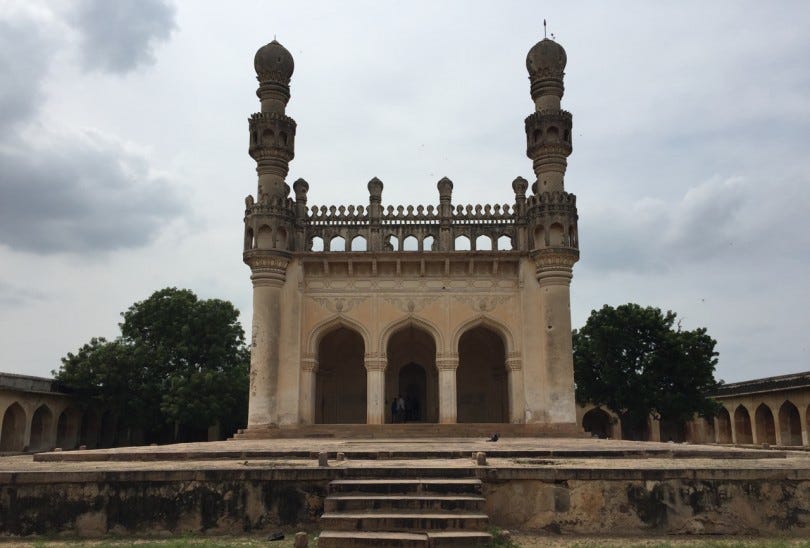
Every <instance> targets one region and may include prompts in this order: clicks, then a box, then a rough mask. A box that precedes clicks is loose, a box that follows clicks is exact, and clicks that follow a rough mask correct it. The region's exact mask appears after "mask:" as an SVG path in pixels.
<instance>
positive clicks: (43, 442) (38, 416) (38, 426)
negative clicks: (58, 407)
mask: <svg viewBox="0 0 810 548" xmlns="http://www.w3.org/2000/svg"><path fill="white" fill-rule="evenodd" d="M52 427H53V413H52V412H51V410H50V409H49V408H48V406H47V405H40V406H39V407H37V410H36V411H34V416H33V417H32V418H31V441H30V442H29V443H28V449H29V450H30V451H47V450H48V449H50V448H52V447H53V442H52V441H51V439H50V435H51V428H52Z"/></svg>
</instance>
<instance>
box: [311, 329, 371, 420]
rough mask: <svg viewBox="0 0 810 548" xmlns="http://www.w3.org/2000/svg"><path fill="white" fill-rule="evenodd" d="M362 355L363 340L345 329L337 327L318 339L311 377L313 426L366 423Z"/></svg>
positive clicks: (365, 384) (365, 394)
mask: <svg viewBox="0 0 810 548" xmlns="http://www.w3.org/2000/svg"><path fill="white" fill-rule="evenodd" d="M364 356H365V345H364V344H363V337H362V336H361V335H360V334H359V333H358V332H357V331H355V330H353V329H350V328H348V327H344V326H341V327H338V328H337V329H335V330H333V331H330V332H329V333H327V334H326V335H324V337H323V338H322V339H321V341H320V343H319V344H318V371H317V373H316V375H315V422H316V423H319V424H365V423H366V399H367V395H368V387H367V383H366V368H365V364H364Z"/></svg>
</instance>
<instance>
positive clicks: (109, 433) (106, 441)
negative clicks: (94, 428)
mask: <svg viewBox="0 0 810 548" xmlns="http://www.w3.org/2000/svg"><path fill="white" fill-rule="evenodd" d="M115 422H116V421H115V416H114V415H113V414H112V412H111V411H107V412H106V413H104V414H103V415H101V427H100V435H99V447H112V446H113V445H115Z"/></svg>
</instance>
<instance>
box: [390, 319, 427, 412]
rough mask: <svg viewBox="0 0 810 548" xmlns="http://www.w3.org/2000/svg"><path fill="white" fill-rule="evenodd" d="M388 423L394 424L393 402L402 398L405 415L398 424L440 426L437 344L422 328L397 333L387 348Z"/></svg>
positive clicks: (409, 325) (411, 327)
mask: <svg viewBox="0 0 810 548" xmlns="http://www.w3.org/2000/svg"><path fill="white" fill-rule="evenodd" d="M386 356H387V359H388V366H387V367H386V370H385V403H386V406H385V407H386V409H385V422H394V418H395V417H394V415H393V413H392V409H391V408H392V402H393V401H394V400H395V399H396V398H397V396H402V398H403V400H404V402H405V404H406V405H405V412H404V413H402V412H400V413H397V417H396V419H397V422H439V373H438V370H437V369H436V341H435V340H434V339H433V337H432V336H431V334H430V333H428V332H427V331H426V330H425V329H422V328H421V327H419V326H418V325H414V324H408V325H405V326H403V327H401V328H400V329H398V330H396V331H395V332H394V333H393V334H392V335H391V337H390V338H389V339H388V344H387V347H386Z"/></svg>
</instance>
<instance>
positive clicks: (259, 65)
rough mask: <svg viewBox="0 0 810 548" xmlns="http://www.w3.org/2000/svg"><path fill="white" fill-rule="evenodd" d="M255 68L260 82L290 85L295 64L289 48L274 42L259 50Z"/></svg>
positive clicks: (254, 63) (254, 59)
mask: <svg viewBox="0 0 810 548" xmlns="http://www.w3.org/2000/svg"><path fill="white" fill-rule="evenodd" d="M253 68H255V69H256V76H257V77H258V79H259V81H260V82H262V81H268V80H269V81H273V82H279V83H282V84H289V83H290V78H292V74H293V70H294V69H295V63H294V62H293V56H292V54H291V53H290V52H289V51H287V48H285V47H284V46H282V45H281V44H279V43H278V42H277V41H276V40H273V41H272V42H270V43H269V44H266V45H264V46H262V47H261V48H259V50H258V51H257V52H256V56H255V57H254V58H253Z"/></svg>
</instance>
